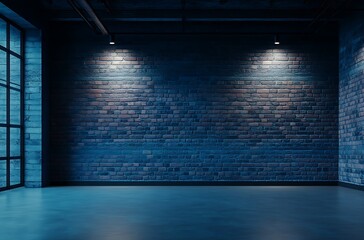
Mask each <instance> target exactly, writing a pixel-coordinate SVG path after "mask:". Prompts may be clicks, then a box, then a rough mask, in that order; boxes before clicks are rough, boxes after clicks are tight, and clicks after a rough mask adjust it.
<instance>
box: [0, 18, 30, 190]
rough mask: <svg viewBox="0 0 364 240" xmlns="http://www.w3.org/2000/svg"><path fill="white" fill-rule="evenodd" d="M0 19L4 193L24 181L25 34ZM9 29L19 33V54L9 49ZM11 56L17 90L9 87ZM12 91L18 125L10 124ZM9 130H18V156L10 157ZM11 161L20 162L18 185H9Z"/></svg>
mask: <svg viewBox="0 0 364 240" xmlns="http://www.w3.org/2000/svg"><path fill="white" fill-rule="evenodd" d="M0 19H1V20H2V21H4V23H5V24H6V46H1V45H0V50H1V51H3V52H5V54H6V83H5V84H3V83H0V86H1V87H3V88H5V91H6V111H5V112H6V122H5V123H0V127H1V128H4V129H6V139H5V140H6V150H5V151H6V154H5V155H6V156H5V157H0V161H6V186H5V187H0V191H4V190H8V189H13V188H17V187H22V186H24V180H25V160H24V153H25V147H24V141H25V139H24V129H25V128H24V111H25V108H24V101H25V100H24V89H25V84H24V74H25V70H24V69H25V57H24V55H25V32H24V30H23V29H22V28H21V27H20V26H19V25H17V24H16V23H14V22H12V21H11V20H9V19H7V18H6V17H4V16H2V15H0ZM11 27H12V28H15V29H16V30H18V31H19V33H20V53H16V52H14V51H12V50H11V49H10V45H11V42H10V41H11V39H10V34H11ZM11 56H12V57H16V58H17V59H19V60H20V73H19V74H20V85H19V89H18V88H16V87H14V86H11V83H10V81H11V79H10V78H11V65H10V62H11V61H10V60H11ZM11 90H12V91H17V92H19V93H20V103H19V105H20V122H19V124H13V123H11V122H10V118H11V116H10V113H11V109H10V104H11V103H10V99H11V96H10V93H11ZM11 129H20V143H19V145H20V154H19V156H11V155H10V154H11V148H10V142H11V139H10V130H11ZM11 160H19V161H20V173H19V174H20V176H19V177H20V183H17V184H13V185H11V171H10V170H11V164H10V163H11Z"/></svg>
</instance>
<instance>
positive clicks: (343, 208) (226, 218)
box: [0, 186, 364, 240]
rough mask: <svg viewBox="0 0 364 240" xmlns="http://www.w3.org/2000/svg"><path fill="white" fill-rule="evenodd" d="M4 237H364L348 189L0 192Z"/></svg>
mask: <svg viewBox="0 0 364 240" xmlns="http://www.w3.org/2000/svg"><path fill="white" fill-rule="evenodd" d="M0 239H1V240H18V239H19V240H30V239H32V240H33V239H34V240H68V239H75V240H83V239H85V240H94V239H95V240H111V239H118V240H119V239H120V240H152V239H153V240H164V239H165V240H179V239H183V240H194V239H208V240H214V239H228V240H235V239H239V240H250V239H253V240H260V239H264V240H265V239H267V240H275V239H278V240H285V239H289V240H301V239H302V240H303V239H304V240H310V239H318V240H323V239H330V240H335V239H340V240H346V239H350V240H363V239H364V192H362V191H358V190H352V189H347V188H342V187H236V186H233V187H221V186H220V187H151V186H148V187H55V188H44V189H25V188H20V189H15V190H11V191H7V192H1V193H0Z"/></svg>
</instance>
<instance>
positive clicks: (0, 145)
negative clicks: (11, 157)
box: [0, 127, 6, 161]
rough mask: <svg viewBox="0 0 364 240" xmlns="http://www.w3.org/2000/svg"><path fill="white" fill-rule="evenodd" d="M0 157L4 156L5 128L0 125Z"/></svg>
mask: <svg viewBox="0 0 364 240" xmlns="http://www.w3.org/2000/svg"><path fill="white" fill-rule="evenodd" d="M0 157H6V128H5V127H0ZM0 161H1V160H0Z"/></svg>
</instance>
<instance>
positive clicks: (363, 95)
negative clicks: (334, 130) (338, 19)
mask: <svg viewBox="0 0 364 240" xmlns="http://www.w3.org/2000/svg"><path fill="white" fill-rule="evenodd" d="M363 21H364V18H363V17H361V16H359V15H354V14H352V15H351V16H349V17H347V18H346V19H345V20H344V21H343V22H342V24H341V31H340V33H341V34H340V94H339V99H340V100H339V104H340V105H339V109H340V113H339V135H340V139H339V144H340V147H339V180H340V181H342V182H347V183H352V184H357V185H364V90H363V89H364V74H363V71H364V62H363V57H364V34H363V32H364V23H363Z"/></svg>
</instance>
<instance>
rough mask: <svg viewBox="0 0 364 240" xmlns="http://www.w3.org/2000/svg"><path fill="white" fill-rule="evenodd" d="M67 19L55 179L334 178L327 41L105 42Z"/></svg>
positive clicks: (334, 100)
mask: <svg viewBox="0 0 364 240" xmlns="http://www.w3.org/2000/svg"><path fill="white" fill-rule="evenodd" d="M64 28H65V31H68V32H67V34H70V36H71V35H72V36H73V35H77V36H78V37H79V38H80V40H79V41H74V40H73V39H67V38H66V39H65V38H62V35H60V34H61V33H60V32H54V33H53V38H54V45H53V48H52V49H53V51H52V53H53V55H52V59H53V61H52V70H53V71H52V72H51V73H50V74H51V80H52V81H51V84H50V97H51V101H50V102H51V103H52V105H51V109H52V111H51V116H50V121H51V123H52V124H51V126H50V128H51V129H50V133H51V136H50V139H51V143H50V144H51V152H52V159H51V161H50V169H51V174H50V175H51V177H52V179H51V180H52V181H54V182H56V181H111V180H112V181H137V180H145V181H153V180H158V181H178V180H179V181H188V180H189V181H219V180H220V181H222V180H231V181H236V180H241V181H246V180H248V181H259V180H260V181H277V180H282V181H293V180H296V181H327V180H331V181H336V180H337V170H338V166H337V162H338V156H337V152H338V135H337V129H338V118H337V116H338V110H337V109H338V88H337V83H338V71H337V70H338V69H337V66H336V65H337V64H336V63H337V59H338V58H337V54H336V44H335V43H334V42H332V41H327V42H309V43H307V44H293V45H290V47H289V48H287V49H285V48H284V45H282V46H280V47H279V49H272V48H273V46H272V45H271V43H270V42H267V43H262V42H260V43H257V42H253V41H252V42H249V41H247V40H246V39H242V38H244V37H237V36H227V37H226V38H216V39H215V38H214V39H213V41H212V40H211V39H206V38H205V37H203V36H193V37H190V36H179V37H178V38H174V39H173V40H172V39H170V38H165V37H163V36H159V37H154V38H152V37H148V36H140V37H138V36H125V38H126V39H125V41H126V42H128V43H127V44H120V45H115V46H113V47H110V46H108V45H106V44H105V42H104V39H101V38H98V37H96V36H94V35H91V34H92V33H89V31H86V30H85V32H78V31H77V32H73V30H72V29H71V28H70V29H68V28H67V27H64ZM55 29H56V28H55ZM87 30H88V29H87ZM62 34H64V33H62ZM81 38H84V39H85V41H81V40H82V39H81ZM57 39H62V41H57ZM86 39H87V41H86ZM52 42H53V41H52ZM241 42H244V44H241ZM216 46H218V47H219V48H218V49H219V52H218V53H217V52H216ZM72 48H77V49H79V51H77V52H74V51H71V50H70V49H72ZM262 49H271V50H269V51H268V52H266V51H263V50H262ZM65 53H67V54H65ZM189 53H191V54H189ZM101 56H103V57H104V59H105V61H100V58H101ZM71 60H72V61H71ZM86 62H90V63H92V64H84V63H86ZM110 64H115V66H117V68H115V69H109V68H108V67H109V66H108V65H110ZM313 90H315V91H313ZM353 105H354V104H353ZM116 110H117V112H116ZM80 143H82V144H80ZM106 163H107V164H108V165H107V167H103V166H104V165H103V164H106ZM323 168H325V171H323Z"/></svg>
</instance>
